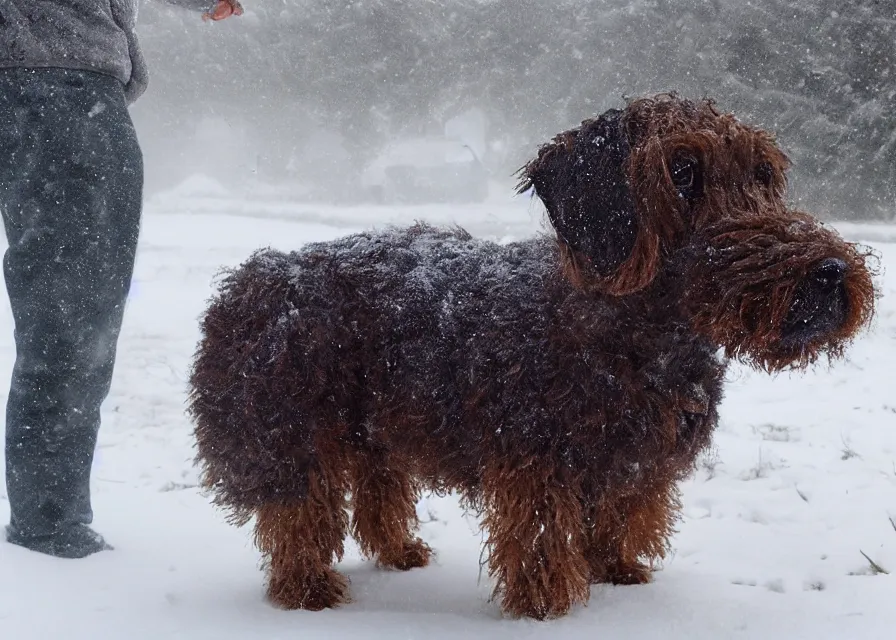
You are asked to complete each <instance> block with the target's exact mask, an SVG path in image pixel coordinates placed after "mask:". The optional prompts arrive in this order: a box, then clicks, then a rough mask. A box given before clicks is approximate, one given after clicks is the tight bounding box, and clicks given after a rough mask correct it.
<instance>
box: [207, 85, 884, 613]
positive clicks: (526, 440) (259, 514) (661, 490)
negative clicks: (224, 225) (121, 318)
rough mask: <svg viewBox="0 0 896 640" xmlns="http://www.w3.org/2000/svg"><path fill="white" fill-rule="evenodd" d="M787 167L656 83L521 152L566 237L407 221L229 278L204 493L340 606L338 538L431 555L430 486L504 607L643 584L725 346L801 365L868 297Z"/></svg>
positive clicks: (316, 598)
mask: <svg viewBox="0 0 896 640" xmlns="http://www.w3.org/2000/svg"><path fill="white" fill-rule="evenodd" d="M786 168H787V159H786V157H785V156H784V154H783V153H782V152H781V151H780V150H779V149H778V148H777V147H776V146H775V145H774V143H773V141H772V139H771V138H770V137H769V136H768V135H767V134H765V133H764V132H762V131H759V130H756V129H752V128H749V127H746V126H745V125H743V124H740V123H739V122H738V121H737V120H735V119H734V118H733V117H732V116H728V115H722V114H719V113H718V112H717V111H716V110H715V107H714V106H713V105H712V103H711V102H689V101H686V100H682V99H680V98H678V97H677V96H674V95H672V96H666V95H664V96H657V97H655V98H650V99H641V100H636V101H633V102H631V103H629V104H628V105H627V107H626V108H625V109H624V110H621V111H618V110H613V111H610V112H607V113H606V114H604V115H603V116H601V117H599V118H596V119H594V120H588V121H585V122H583V123H582V125H581V126H580V127H578V128H577V129H574V130H572V131H567V132H565V133H563V134H560V135H559V136H558V137H557V138H555V139H554V140H553V141H552V142H551V143H550V144H548V145H545V146H544V147H542V149H541V150H540V151H539V153H538V156H537V157H536V158H535V159H534V160H533V161H532V162H531V163H529V164H528V165H527V166H526V167H524V169H523V170H522V178H523V179H522V183H521V189H528V188H530V187H532V188H534V189H535V192H536V193H537V195H538V196H539V197H540V198H541V200H542V201H543V202H544V204H545V207H546V209H547V212H548V216H549V218H550V221H551V223H552V224H553V227H554V229H555V230H556V237H536V238H532V239H529V240H526V241H522V242H516V243H511V244H506V245H499V244H496V243H492V242H487V241H483V240H477V239H474V238H472V237H471V236H470V235H469V234H467V233H466V232H464V231H463V230H460V229H439V228H434V227H430V226H428V225H424V224H416V225H414V226H411V227H409V228H404V229H387V230H384V231H380V232H370V233H361V234H356V235H352V236H348V237H344V238H342V239H339V240H336V241H333V242H327V243H316V244H309V245H307V246H305V247H304V248H302V249H301V250H299V251H295V252H292V253H282V252H278V251H273V250H263V251H259V252H257V253H255V254H254V255H253V256H252V257H251V258H250V259H249V260H248V261H247V262H246V263H244V264H243V265H241V266H240V267H239V268H237V269H234V270H232V271H230V272H229V273H228V274H227V276H226V277H225V279H224V280H223V283H222V285H221V288H220V291H219V293H218V295H217V296H216V298H215V299H214V300H213V301H212V303H211V305H210V307H209V309H208V312H207V313H206V315H205V317H204V319H203V322H202V340H201V343H200V345H199V348H198V351H197V354H196V360H195V363H194V369H193V372H192V376H191V399H190V402H191V404H190V410H191V413H192V415H193V417H194V419H195V421H196V438H197V442H198V446H199V454H198V460H199V462H200V463H201V465H202V468H203V484H204V486H206V487H208V488H210V489H211V490H212V491H213V492H214V494H215V501H216V503H217V504H219V505H220V506H221V507H223V508H225V509H227V510H228V511H229V513H230V514H231V516H232V519H233V521H234V522H235V523H237V524H244V523H246V522H248V521H249V520H250V519H251V518H252V517H253V516H255V517H256V539H257V542H258V544H259V547H260V548H261V549H262V551H263V552H264V553H265V555H266V557H267V559H268V561H269V574H270V575H269V588H268V592H269V596H270V597H271V599H272V600H273V601H274V602H276V603H278V604H279V605H281V606H284V607H289V608H297V607H302V608H309V609H318V608H322V607H329V606H335V605H337V604H339V603H340V602H344V601H345V600H346V599H347V598H348V592H347V588H346V583H345V580H344V578H342V577H341V576H340V575H339V574H338V573H336V572H335V570H334V569H333V568H332V562H333V560H334V559H338V558H340V557H341V554H342V549H343V547H342V545H343V540H344V537H345V536H346V535H347V534H348V533H351V534H352V535H353V536H354V537H355V538H357V539H358V542H359V544H360V546H361V549H362V551H363V552H364V553H365V554H367V555H368V556H372V557H375V558H376V559H377V561H378V563H379V564H380V565H381V566H384V567H389V568H395V569H409V568H412V567H419V566H423V565H425V564H427V562H428V561H429V557H430V553H431V552H430V549H429V547H428V546H426V545H425V543H423V542H422V541H421V540H420V539H419V538H417V537H416V536H415V533H414V530H415V528H416V524H417V522H416V516H415V510H414V501H415V498H416V496H417V495H418V494H419V492H420V491H421V490H424V489H429V490H436V491H457V492H459V493H460V494H461V496H462V497H463V499H464V501H465V503H466V505H467V506H469V507H470V508H472V509H475V510H476V511H477V512H478V513H480V514H482V517H483V525H484V527H485V528H486V529H487V530H488V540H487V545H488V548H489V551H490V553H489V563H490V571H491V574H492V576H493V577H494V578H495V582H496V587H495V588H496V592H497V593H498V594H499V595H500V596H501V598H502V604H503V608H504V610H505V611H507V612H508V613H509V614H512V615H521V616H530V617H534V618H539V619H541V618H547V617H555V616H558V615H562V614H564V613H565V612H566V611H568V610H569V608H570V607H571V606H573V605H574V604H575V603H582V602H585V601H587V599H588V595H589V585H590V584H591V583H594V582H613V583H617V584H634V583H641V582H646V581H647V580H649V575H650V571H649V568H650V565H651V563H653V562H654V561H655V560H657V559H659V558H662V557H663V555H664V553H665V550H666V546H667V541H668V539H669V536H670V535H671V534H672V531H673V526H674V521H675V518H676V513H677V510H678V492H677V483H678V482H679V481H680V480H681V479H683V478H684V477H686V476H687V475H688V474H689V473H690V471H691V470H692V468H693V465H694V461H695V459H696V458H697V456H698V454H699V453H700V452H701V451H702V450H703V449H704V448H705V447H706V446H707V445H708V443H709V441H710V438H711V435H712V431H713V429H714V427H715V426H716V423H717V420H718V414H717V407H718V404H719V402H720V400H721V397H722V380H723V376H724V372H725V367H726V362H725V360H724V359H722V358H721V357H720V356H719V354H718V351H719V349H720V348H721V349H724V350H725V351H726V352H727V354H728V355H729V356H731V357H737V358H741V359H742V360H743V361H745V362H748V363H750V364H753V365H754V366H757V367H760V368H764V369H767V370H770V371H771V370H778V369H782V368H784V367H788V366H795V367H804V366H806V365H808V364H809V363H811V362H812V361H814V360H815V358H816V357H817V356H818V355H820V354H823V353H826V354H828V355H829V356H832V357H836V356H839V355H841V354H842V351H843V349H844V347H845V346H846V345H847V344H848V342H849V340H851V339H852V337H853V336H854V335H855V334H856V332H857V331H858V330H859V329H860V328H861V327H862V326H863V325H865V324H866V323H867V321H868V320H869V318H870V315H871V312H872V309H873V300H874V292H873V288H872V280H871V274H870V272H869V269H868V268H867V267H866V265H865V258H866V257H867V256H866V253H865V252H863V251H861V250H860V249H859V248H857V247H855V246H853V245H850V244H848V243H846V242H844V241H843V240H841V239H840V238H839V237H838V236H837V235H836V234H835V233H833V232H832V231H830V230H829V229H826V228H824V227H823V226H821V225H820V224H819V223H818V222H817V221H815V220H814V219H813V218H811V217H809V216H808V215H806V214H803V213H799V212H793V211H790V210H789V209H787V208H786V207H785V205H784V204H783V201H782V197H783V191H784V171H785V170H786ZM349 509H350V510H351V519H350V520H349V518H348V516H347V513H346V512H347V510H349ZM645 563H646V564H645Z"/></svg>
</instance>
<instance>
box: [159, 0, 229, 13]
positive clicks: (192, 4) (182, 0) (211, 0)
mask: <svg viewBox="0 0 896 640" xmlns="http://www.w3.org/2000/svg"><path fill="white" fill-rule="evenodd" d="M160 2H163V3H164V4H172V5H174V6H175V7H183V8H184V9H191V10H193V11H211V10H212V9H213V8H214V6H215V5H216V4H218V2H217V0H160Z"/></svg>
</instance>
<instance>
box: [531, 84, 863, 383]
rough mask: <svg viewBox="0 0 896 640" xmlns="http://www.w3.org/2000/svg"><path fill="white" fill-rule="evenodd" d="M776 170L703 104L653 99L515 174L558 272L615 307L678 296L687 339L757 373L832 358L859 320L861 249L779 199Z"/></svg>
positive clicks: (774, 151)
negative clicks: (616, 302) (692, 336)
mask: <svg viewBox="0 0 896 640" xmlns="http://www.w3.org/2000/svg"><path fill="white" fill-rule="evenodd" d="M788 168H789V161H788V159H787V157H786V156H785V154H784V153H783V152H782V151H781V150H780V149H779V148H778V146H777V145H776V144H775V142H774V140H773V138H772V137H771V136H770V135H769V134H767V133H766V132H764V131H762V130H759V129H755V128H751V127H748V126H746V125H744V124H742V123H740V122H739V121H738V120H737V119H736V118H735V117H734V116H732V115H730V114H722V113H720V112H719V111H717V110H716V108H715V106H714V104H713V103H712V102H711V101H708V100H706V101H700V102H691V101H688V100H684V99H681V98H679V97H678V96H676V95H674V94H672V95H665V94H664V95H660V96H657V97H654V98H643V99H638V100H634V101H632V102H630V103H629V104H628V106H627V107H626V108H625V109H623V110H615V109H614V110H610V111H607V112H606V113H604V114H603V115H601V116H600V117H598V118H596V119H592V120H586V121H584V122H583V123H582V124H581V126H580V127H578V128H576V129H573V130H570V131H566V132H564V133H561V134H559V135H558V136H556V137H555V138H554V139H553V140H552V141H551V142H550V143H549V144H547V145H544V146H543V147H542V148H541V149H540V150H539V152H538V156H537V157H536V158H535V159H534V160H533V161H531V162H530V163H528V164H527V165H526V166H525V167H523V169H522V170H521V176H522V181H521V183H520V190H521V191H525V190H528V189H529V188H533V189H534V191H535V193H536V194H537V195H538V197H539V198H540V199H541V200H542V202H543V203H544V205H545V208H546V209H547V213H548V217H549V219H550V222H551V224H552V225H553V227H554V230H555V231H556V234H557V239H558V241H559V245H560V250H561V256H562V261H563V267H564V272H565V274H566V276H567V277H568V278H569V279H570V281H571V282H572V283H573V284H574V285H576V286H578V287H580V288H583V289H586V290H591V291H594V292H599V293H602V294H607V295H614V296H627V295H638V294H640V293H642V292H648V291H650V290H651V289H652V288H656V287H662V288H665V289H670V288H671V289H675V290H678V291H680V295H679V304H680V308H681V311H682V313H683V314H684V315H685V316H686V317H687V318H688V319H689V321H690V322H691V325H692V327H693V329H694V330H695V331H697V332H699V333H701V334H703V335H705V336H706V337H708V338H709V339H710V340H712V341H713V342H714V343H716V344H718V345H720V346H722V347H724V348H725V350H726V352H727V354H728V355H729V356H733V357H738V358H740V359H742V360H743V361H745V362H748V363H750V364H753V365H754V366H758V367H761V368H763V369H766V370H776V369H782V368H785V367H789V366H806V365H807V364H809V363H811V362H813V361H814V360H815V359H816V358H817V356H818V355H819V354H821V353H826V354H828V355H829V356H832V357H836V356H839V355H841V354H842V351H843V349H844V347H845V346H846V345H847V343H848V342H849V341H850V340H851V339H852V337H853V336H854V335H855V334H856V332H857V331H858V330H859V329H860V328H861V327H862V326H864V325H865V324H866V323H867V322H868V321H869V319H870V317H871V315H872V312H873V306H874V297H875V295H874V289H873V285H872V274H871V271H870V270H869V268H868V266H867V264H866V260H867V258H868V257H869V255H870V252H868V251H866V250H863V249H861V248H860V247H858V246H857V245H854V244H850V243H847V242H845V241H844V240H843V239H842V238H840V237H839V236H838V235H837V234H836V233H835V232H833V231H832V230H830V229H828V228H827V227H825V226H823V225H822V224H821V223H820V222H818V221H817V220H816V219H815V218H813V217H811V216H810V215H808V214H805V213H802V212H799V211H795V210H793V209H790V208H788V207H787V206H786V205H785V202H784V191H785V187H786V177H785V173H786V171H787V169H788Z"/></svg>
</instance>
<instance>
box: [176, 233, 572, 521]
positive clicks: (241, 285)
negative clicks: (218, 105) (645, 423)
mask: <svg viewBox="0 0 896 640" xmlns="http://www.w3.org/2000/svg"><path fill="white" fill-rule="evenodd" d="M557 269H558V257H557V252H556V246H555V243H552V242H551V241H550V240H549V239H546V238H536V239H531V240H528V241H525V242H521V243H512V244H508V245H500V244H497V243H494V242H488V241H484V240H477V239H473V238H472V237H471V236H470V235H469V234H467V233H466V232H465V231H463V230H460V229H452V230H446V229H437V228H433V227H429V226H426V225H420V224H418V225H414V226H411V227H407V228H402V229H387V230H384V231H380V232H369V233H359V234H354V235H350V236H347V237H344V238H340V239H338V240H335V241H332V242H322V243H311V244H308V245H306V246H305V247H304V248H303V249H301V250H300V251H295V252H291V253H283V252H279V251H274V250H262V251H258V252H256V253H255V254H254V255H253V256H252V257H251V258H250V259H249V260H248V261H247V262H245V263H244V264H243V265H241V266H240V267H239V268H238V269H235V270H233V271H231V272H230V273H228V274H227V276H226V278H225V279H224V281H223V283H222V286H221V289H220V291H219V294H218V296H217V297H216V299H215V300H214V301H213V302H212V304H211V305H210V306H209V309H208V311H207V312H206V315H205V317H204V319H203V326H202V332H203V340H202V342H201V343H200V345H199V348H198V351H197V354H196V360H195V363H194V370H193V374H192V380H191V387H192V389H193V393H192V396H191V407H190V408H191V412H192V413H193V415H194V417H195V419H196V423H197V431H196V434H197V439H198V441H199V444H200V448H201V452H200V454H201V457H202V458H203V463H204V467H205V473H206V476H207V477H206V484H209V485H214V486H216V489H217V490H218V500H219V502H220V503H222V504H227V506H228V507H230V508H231V509H233V510H234V511H235V512H242V511H244V510H245V511H246V512H247V513H248V511H251V510H252V509H254V508H255V507H257V506H258V505H259V504H261V503H263V502H264V501H265V500H266V499H268V498H269V497H270V494H271V492H276V493H277V494H280V495H282V496H287V495H289V496H294V497H296V498H299V497H304V496H305V494H306V492H307V486H306V482H307V472H308V470H309V468H311V467H312V466H313V465H314V464H315V459H314V450H315V447H316V446H317V445H316V444H315V438H316V437H317V436H318V435H319V432H321V431H332V430H336V429H344V430H347V432H349V433H350V435H351V437H352V438H354V439H355V444H356V445H358V446H359V447H364V446H368V445H369V444H370V443H373V444H380V445H383V444H385V445H387V446H388V445H389V443H400V444H401V448H402V449H403V450H404V451H405V453H406V454H407V455H408V456H409V457H413V458H415V459H417V460H440V461H441V464H440V465H439V468H432V467H430V468H420V469H419V470H418V471H419V473H420V475H421V477H426V478H427V479H428V480H429V482H428V484H441V483H442V482H447V483H448V484H456V483H460V484H464V485H466V484H469V483H471V482H474V479H473V478H472V477H471V476H472V475H473V474H474V472H473V470H472V469H471V468H470V465H471V464H472V462H473V461H474V460H475V458H476V453H475V452H474V451H471V450H470V446H471V443H474V442H478V441H479V440H480V438H479V436H478V434H471V433H466V432H467V431H468V430H470V429H475V428H477V425H470V424H466V423H465V422H464V420H463V419H462V414H463V412H464V405H465V403H469V402H470V400H471V397H472V396H475V395H476V394H475V393H473V392H472V391H471V389H474V388H475V387H477V385H478V386H479V387H480V388H484V386H485V385H486V382H487V381H486V380H483V379H481V377H482V376H483V375H487V372H488V371H489V370H504V371H506V370H507V369H508V368H509V367H510V366H512V365H513V364H514V363H516V364H517V365H519V363H518V362H516V361H517V360H518V359H519V358H520V356H521V354H522V355H530V356H535V355H537V354H538V351H537V350H531V349H518V348H514V349H513V350H512V352H508V351H507V350H506V349H503V350H502V348H501V345H502V344H503V345H507V344H513V345H517V346H519V345H520V342H521V341H525V340H526V339H527V337H528V336H536V335H541V336H543V335H544V334H545V324H546V323H547V322H548V321H549V318H548V316H547V314H545V296H546V295H548V290H547V286H546V281H547V280H548V279H549V278H550V277H551V276H552V275H556V272H557ZM483 318H487V319H488V322H486V323H483V321H482V320H483ZM474 360H478V363H477V362H474ZM502 360H504V362H502ZM278 371H283V372H284V375H278V373H277V372H278ZM287 371H288V372H289V374H288V375H286V374H285V372H287ZM235 380H236V381H239V382H238V383H237V384H234V381H235ZM411 423H413V424H411ZM284 424H288V425H289V426H288V427H286V428H284V426H283V425H284ZM480 426H481V425H480ZM420 433H426V434H427V437H426V438H420V437H419V436H418V435H417V434H420ZM434 454H438V455H434ZM284 459H289V460H292V462H293V464H291V465H284V464H283V461H284ZM241 461H243V462H244V463H245V464H244V465H243V464H242V463H241ZM260 463H261V464H260ZM265 463H267V464H265ZM225 467H226V473H225V472H224V469H225ZM445 476H449V477H445ZM460 476H463V477H460ZM440 477H441V479H440Z"/></svg>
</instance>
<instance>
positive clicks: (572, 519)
mask: <svg viewBox="0 0 896 640" xmlns="http://www.w3.org/2000/svg"><path fill="white" fill-rule="evenodd" d="M483 491H484V494H483V497H484V506H485V517H484V520H483V526H484V527H485V528H486V529H487V530H488V540H487V545H488V548H489V574H490V575H491V576H492V577H493V578H494V579H495V580H496V585H495V592H494V595H495V596H497V597H500V598H501V605H502V608H503V610H504V611H505V612H506V613H508V614H509V615H512V616H514V617H530V618H536V619H538V620H543V619H545V618H556V617H559V616H562V615H564V614H565V613H567V612H568V611H569V609H570V607H572V606H573V605H575V604H576V603H583V604H584V603H585V602H587V600H588V597H589V593H590V586H589V583H590V580H589V578H590V571H589V566H588V562H587V560H586V559H585V555H584V548H585V530H584V526H583V522H584V520H583V514H582V506H581V501H580V498H579V496H578V492H577V490H576V487H574V486H571V485H570V484H569V483H567V482H565V481H564V478H563V477H561V476H560V475H559V474H557V473H556V472H555V471H554V470H553V469H552V468H549V467H545V466H541V465H540V464H539V463H537V462H531V463H529V464H511V463H508V464H502V465H495V466H494V467H490V468H488V469H487V470H486V472H485V474H484V476H483Z"/></svg>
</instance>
